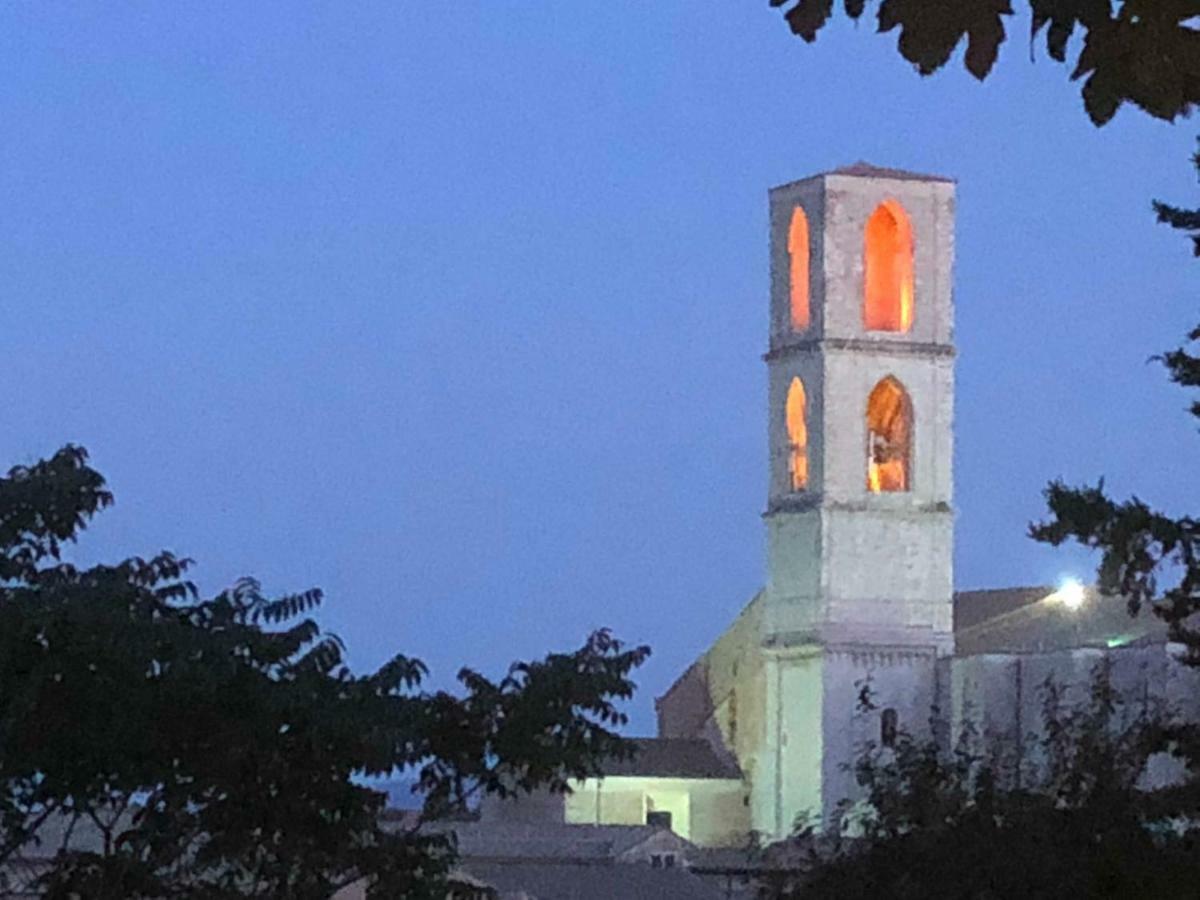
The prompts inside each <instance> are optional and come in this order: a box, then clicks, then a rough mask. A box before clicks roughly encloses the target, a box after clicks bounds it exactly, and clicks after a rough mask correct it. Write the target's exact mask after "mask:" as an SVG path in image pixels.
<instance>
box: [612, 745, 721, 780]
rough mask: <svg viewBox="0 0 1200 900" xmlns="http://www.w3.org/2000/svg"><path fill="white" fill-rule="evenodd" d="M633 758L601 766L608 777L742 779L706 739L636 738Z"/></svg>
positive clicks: (616, 760)
mask: <svg viewBox="0 0 1200 900" xmlns="http://www.w3.org/2000/svg"><path fill="white" fill-rule="evenodd" d="M631 743H632V744H633V745H634V749H635V753H634V756H633V758H632V759H613V760H608V761H607V762H605V763H604V764H603V765H602V766H601V769H602V771H603V774H604V775H606V776H615V777H622V776H624V777H650V778H741V777H742V773H741V771H740V770H739V769H738V767H737V766H736V765H734V764H733V763H732V762H729V761H726V760H724V759H722V758H721V757H720V756H718V755H717V753H716V751H715V750H713V748H712V745H711V744H709V742H708V741H706V740H703V739H702V738H634V739H633V740H632V741H631Z"/></svg>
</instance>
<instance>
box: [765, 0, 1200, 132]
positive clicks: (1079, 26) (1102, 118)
mask: <svg viewBox="0 0 1200 900" xmlns="http://www.w3.org/2000/svg"><path fill="white" fill-rule="evenodd" d="M770 2H771V5H772V6H776V7H786V9H785V10H784V18H785V19H786V20H787V23H788V25H789V26H790V27H791V29H792V31H793V32H794V33H795V34H797V35H799V36H800V37H802V38H803V39H804V40H805V41H810V42H811V41H814V40H816V37H817V33H818V32H819V31H820V30H821V29H822V28H823V27H824V26H825V24H826V22H828V21H829V19H830V17H831V16H832V15H833V9H834V0H795V2H793V0H770ZM868 5H869V4H868V2H867V0H845V2H844V4H843V8H844V10H845V12H846V15H848V16H849V17H850V18H852V19H856V20H857V19H860V18H861V17H862V16H863V15H864V14H865V13H866V10H867V7H868ZM1029 9H1030V13H1031V16H1032V20H1031V24H1032V28H1031V31H1030V34H1029V40H1030V43H1031V44H1032V43H1033V41H1034V40H1035V39H1036V38H1037V36H1038V35H1039V34H1040V33H1042V32H1044V33H1045V38H1046V52H1047V53H1049V55H1050V56H1051V58H1053V59H1055V60H1057V61H1058V62H1060V63H1067V62H1069V60H1068V56H1069V55H1071V53H1072V50H1073V49H1074V47H1073V45H1072V43H1071V38H1072V36H1079V38H1080V40H1079V42H1078V44H1077V47H1078V52H1077V53H1075V55H1074V66H1073V68H1072V70H1071V78H1072V79H1075V80H1082V82H1083V85H1082V94H1083V104H1084V107H1085V108H1086V110H1087V114H1088V115H1089V116H1090V117H1091V119H1092V121H1093V122H1095V123H1096V124H1097V125H1103V124H1104V123H1105V122H1108V121H1109V120H1110V119H1111V118H1112V117H1113V116H1114V115H1115V114H1116V112H1117V110H1118V109H1119V108H1120V106H1121V104H1122V103H1125V102H1130V103H1133V104H1135V105H1136V106H1138V107H1139V108H1140V109H1142V110H1144V111H1145V112H1147V113H1149V114H1150V115H1152V116H1155V117H1156V118H1159V119H1167V120H1173V119H1175V118H1176V117H1177V116H1180V115H1186V114H1187V113H1188V112H1190V111H1191V110H1193V109H1194V108H1195V107H1196V105H1197V104H1200V29H1197V27H1196V23H1195V20H1196V17H1197V16H1200V0H1029ZM1012 15H1013V8H1012V3H1011V0H879V3H878V12H877V14H876V22H877V26H878V30H879V31H880V32H888V31H894V30H898V31H899V41H898V47H899V50H900V54H901V55H902V56H903V57H904V58H905V59H906V60H908V61H909V62H911V63H912V64H913V65H914V66H915V67H916V69H917V71H918V72H920V73H921V74H922V75H929V74H931V73H933V72H936V71H937V70H938V69H940V68H941V67H942V66H944V65H945V64H946V63H947V62H948V61H949V59H950V57H951V55H952V54H953V53H954V50H955V48H956V47H958V46H959V44H961V43H962V42H964V41H965V42H966V53H965V54H964V57H963V62H964V63H965V65H966V68H967V70H968V71H969V72H970V73H971V74H972V75H974V76H975V77H976V78H979V79H983V78H986V77H987V75H988V73H989V72H991V71H992V67H993V65H995V62H996V59H997V57H998V56H999V53H1000V45H1001V44H1002V43H1004V41H1005V39H1006V37H1007V29H1006V27H1005V24H1006V20H1007V19H1008V18H1009V17H1011V16H1012Z"/></svg>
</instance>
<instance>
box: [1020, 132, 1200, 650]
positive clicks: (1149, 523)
mask: <svg viewBox="0 0 1200 900" xmlns="http://www.w3.org/2000/svg"><path fill="white" fill-rule="evenodd" d="M1193 162H1194V163H1195V166H1196V172H1197V175H1200V152H1197V153H1196V155H1195V157H1193ZM1154 208H1155V210H1156V212H1157V213H1158V218H1159V221H1161V222H1165V223H1166V224H1168V225H1170V226H1171V227H1172V228H1176V229H1179V230H1181V231H1184V232H1185V233H1187V234H1188V236H1189V237H1190V239H1191V240H1192V242H1193V246H1194V249H1195V254H1196V256H1197V257H1200V208H1197V209H1194V210H1188V209H1181V208H1178V207H1175V206H1170V205H1168V204H1165V203H1162V202H1156V203H1155V204H1154ZM1198 340H1200V328H1196V329H1193V330H1192V331H1191V332H1190V333H1189V334H1188V341H1189V343H1191V342H1195V341H1198ZM1158 359H1159V361H1160V362H1161V363H1162V364H1163V365H1164V366H1165V367H1166V369H1167V372H1168V374H1169V376H1170V378H1171V380H1172V381H1174V382H1175V383H1176V384H1179V385H1181V386H1183V387H1188V388H1196V387H1200V356H1197V355H1196V354H1195V353H1194V352H1193V351H1192V350H1191V349H1189V345H1187V344H1185V345H1184V346H1181V347H1177V348H1175V349H1173V350H1170V351H1168V352H1167V353H1164V354H1163V355H1162V356H1160V357H1158ZM1190 411H1191V414H1192V415H1193V416H1195V417H1196V418H1198V419H1200V402H1193V403H1192V405H1191V410H1190ZM1046 502H1047V505H1048V507H1049V510H1050V518H1049V519H1048V520H1046V521H1044V522H1040V523H1037V524H1035V525H1033V526H1031V527H1030V534H1031V536H1032V537H1033V538H1034V539H1035V540H1039V541H1043V542H1045V543H1049V544H1052V545H1055V546H1057V545H1059V544H1062V543H1064V542H1065V541H1068V540H1073V541H1076V542H1078V543H1080V544H1082V545H1084V546H1086V547H1089V548H1091V549H1093V550H1096V551H1099V553H1100V566H1099V586H1100V589H1101V591H1103V592H1104V593H1106V594H1108V595H1111V596H1120V597H1124V598H1126V600H1127V602H1128V604H1129V611H1130V613H1131V614H1137V613H1138V612H1139V611H1141V610H1142V609H1143V608H1148V609H1149V610H1150V611H1151V612H1153V614H1155V615H1158V616H1160V617H1161V618H1162V619H1163V620H1165V621H1166V622H1167V624H1168V625H1169V627H1170V631H1171V636H1172V638H1173V639H1174V640H1176V641H1178V642H1180V643H1182V644H1183V645H1184V646H1185V647H1186V649H1187V657H1186V659H1187V661H1188V662H1189V663H1191V664H1192V665H1200V621H1198V618H1197V615H1196V614H1197V613H1198V612H1200V521H1197V520H1196V519H1195V518H1194V517H1193V516H1178V517H1177V516H1172V515H1170V514H1168V513H1164V512H1161V511H1158V510H1155V509H1153V508H1152V507H1151V506H1150V505H1149V504H1147V503H1146V502H1145V501H1143V500H1141V499H1140V498H1138V497H1132V498H1130V499H1128V500H1123V501H1117V500H1113V499H1112V498H1111V497H1109V496H1108V494H1107V493H1106V492H1105V489H1104V481H1103V480H1101V481H1100V482H1099V483H1098V484H1096V485H1085V486H1083V487H1079V488H1073V487H1069V486H1068V485H1066V484H1065V483H1063V482H1061V481H1056V482H1054V483H1052V484H1051V485H1050V486H1049V487H1048V488H1047V489H1046Z"/></svg>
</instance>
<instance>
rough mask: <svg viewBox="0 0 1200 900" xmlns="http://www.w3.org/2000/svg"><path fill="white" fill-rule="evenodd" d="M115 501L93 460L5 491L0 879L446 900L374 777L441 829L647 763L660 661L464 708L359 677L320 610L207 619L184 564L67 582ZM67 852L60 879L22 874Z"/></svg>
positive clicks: (59, 892)
mask: <svg viewBox="0 0 1200 900" xmlns="http://www.w3.org/2000/svg"><path fill="white" fill-rule="evenodd" d="M111 502H112V496H111V494H110V493H109V492H108V491H107V489H106V488H105V485H104V480H103V479H102V478H101V476H100V475H99V474H98V473H97V472H96V471H94V470H93V469H91V468H90V467H89V466H88V464H87V455H86V453H85V452H84V451H83V450H82V449H79V448H76V447H66V448H64V449H63V450H61V451H60V452H58V453H57V454H56V455H55V456H54V457H53V458H51V459H49V460H46V461H44V462H39V463H37V464H36V465H33V466H29V467H18V468H15V469H13V470H12V471H11V472H10V473H9V474H8V476H7V477H5V478H0V878H2V877H4V873H7V877H9V878H10V879H12V878H16V877H20V876H21V875H23V874H24V875H26V876H28V877H29V878H32V879H33V880H35V881H36V882H37V885H38V887H39V889H41V890H43V891H45V892H46V895H47V896H48V897H50V898H64V900H65V898H69V897H71V898H75V897H81V896H83V897H89V898H113V900H116V898H122V900H124V898H138V897H144V898H151V897H153V898H163V897H186V898H213V900H217V898H234V897H238V898H241V897H261V898H268V897H270V898H314V900H316V898H319V900H328V898H329V896H330V895H331V894H332V893H333V892H334V891H335V890H336V889H338V888H339V887H341V886H343V885H345V884H348V883H351V882H354V881H357V880H359V879H366V880H367V882H368V883H369V885H370V889H371V892H372V895H373V896H404V897H438V898H444V897H445V896H446V892H445V888H444V877H445V875H446V873H447V871H448V870H449V868H450V866H451V865H452V862H453V858H454V854H453V847H452V844H451V842H449V841H448V840H447V839H445V838H444V837H441V836H439V835H437V834H433V835H430V834H427V833H426V832H425V831H424V830H423V829H422V827H421V826H422V824H423V823H422V822H418V823H416V824H415V825H412V826H408V827H406V828H404V829H402V830H394V829H392V828H388V827H385V826H384V825H383V824H382V823H381V821H380V812H381V811H382V808H383V804H384V794H382V793H381V792H378V791H376V790H373V789H371V788H370V787H367V786H365V785H364V784H363V783H362V781H361V777H362V776H382V775H388V774H391V773H394V772H396V771H398V770H403V771H410V772H415V773H416V777H417V782H418V784H419V786H420V788H421V790H422V791H423V793H424V797H425V812H424V817H423V818H425V819H428V818H433V817H437V816H441V815H445V814H447V813H451V812H453V811H455V810H459V809H461V808H462V807H463V806H464V805H465V804H466V803H467V802H468V800H469V798H470V797H471V795H472V794H475V793H492V794H501V795H508V794H514V793H519V792H523V791H528V790H531V789H533V788H535V787H548V788H550V789H553V790H562V789H564V788H565V786H566V783H567V780H568V779H569V778H571V777H579V776H584V775H588V774H591V773H593V772H594V770H595V767H596V765H597V763H598V761H599V759H600V758H602V757H606V756H622V755H624V754H625V753H626V752H627V747H626V744H625V742H624V741H623V740H622V739H621V738H620V737H619V736H618V735H617V734H616V733H615V730H614V728H615V726H619V725H620V724H622V723H623V722H624V721H625V717H624V715H623V713H622V712H621V711H620V710H619V708H618V706H617V703H618V702H619V701H621V700H624V699H627V698H628V697H630V696H631V694H632V691H633V688H634V685H633V682H632V681H631V680H630V674H631V672H632V670H633V669H634V668H636V667H637V666H638V665H640V664H641V662H642V661H643V660H644V659H645V658H646V656H647V654H648V652H649V651H648V649H647V648H645V647H635V648H627V647H625V646H623V645H622V644H621V643H620V642H619V641H617V640H615V639H614V638H613V637H611V636H610V635H609V634H608V633H607V632H603V631H601V632H597V633H595V634H593V635H592V636H591V637H590V638H589V639H588V640H587V642H586V643H585V644H584V645H583V646H582V647H580V648H579V649H578V650H576V651H574V652H571V653H562V654H552V655H550V656H547V657H546V658H545V659H543V660H540V661H536V662H531V663H520V664H515V665H514V666H513V667H512V668H511V669H510V671H509V672H508V674H507V675H506V676H505V677H503V678H502V679H500V680H499V681H492V680H490V679H488V678H486V677H484V676H483V675H481V674H479V673H478V672H474V671H472V670H470V669H463V670H462V671H461V672H460V673H459V681H460V682H461V685H462V690H461V691H460V692H458V693H450V692H446V691H437V692H428V691H425V690H423V689H422V688H421V682H422V678H423V676H424V675H425V667H424V666H423V665H422V664H421V663H420V662H419V661H418V660H415V659H412V658H409V657H406V656H402V655H398V656H396V657H395V658H394V659H392V660H391V661H389V662H388V663H387V664H385V665H384V666H382V667H381V668H380V669H379V670H378V671H376V672H374V673H371V674H368V675H355V674H353V673H351V672H350V671H349V670H348V669H347V668H346V666H345V665H344V664H343V647H342V644H341V642H340V641H339V640H338V639H337V637H336V636H334V635H331V634H327V633H324V632H322V631H321V629H320V628H319V626H318V625H317V624H316V622H315V621H314V620H313V619H312V618H311V614H312V612H313V611H314V609H315V608H316V607H317V606H318V605H319V604H320V603H321V600H322V598H321V594H320V592H319V591H316V590H311V591H306V592H303V593H300V594H294V595H288V596H284V597H281V598H276V599H269V598H267V597H266V596H264V595H263V593H262V591H261V589H260V586H259V585H258V583H257V582H255V581H253V580H250V579H246V580H243V581H241V582H239V583H238V584H237V585H235V586H234V587H233V588H232V589H230V590H228V591H225V592H223V593H221V594H219V595H218V596H216V597H214V598H212V599H207V600H201V599H198V598H197V595H196V589H195V587H194V586H193V585H192V584H191V583H190V582H189V581H187V580H186V573H187V571H188V569H189V567H190V565H191V563H190V561H189V560H186V559H180V558H177V557H175V556H173V555H171V554H169V553H162V554H160V555H158V556H156V557H154V558H152V559H148V560H143V559H138V558H134V559H129V560H126V561H125V562H122V563H119V564H117V565H112V566H95V567H92V568H88V569H77V568H75V567H74V566H71V565H68V564H66V563H64V562H62V561H61V559H62V548H63V545H64V543H67V542H70V541H73V540H74V539H75V538H76V536H77V535H78V534H79V532H80V531H82V530H83V529H84V527H85V526H86V524H87V523H88V521H89V520H90V519H91V518H92V517H93V516H94V515H95V514H96V513H97V512H99V511H100V510H102V509H103V508H105V507H107V506H108V505H109V504H110V503H111ZM47 835H53V837H54V841H55V844H54V845H53V846H48V847H47V846H43V847H41V848H40V852H41V853H43V854H45V855H49V856H50V857H52V862H51V864H50V865H49V867H48V868H43V869H41V870H35V871H33V872H26V871H24V870H16V869H14V868H13V866H12V865H11V863H13V861H14V860H16V859H17V858H18V856H19V855H27V854H28V851H29V849H30V846H31V842H36V841H37V840H38V839H39V838H42V839H45V838H46V837H47ZM22 848H24V849H22ZM6 864H10V865H6ZM0 890H3V888H2V886H0Z"/></svg>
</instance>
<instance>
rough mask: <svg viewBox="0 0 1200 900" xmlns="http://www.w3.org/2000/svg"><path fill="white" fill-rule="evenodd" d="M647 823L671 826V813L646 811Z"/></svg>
mask: <svg viewBox="0 0 1200 900" xmlns="http://www.w3.org/2000/svg"><path fill="white" fill-rule="evenodd" d="M646 824H647V825H653V826H654V827H655V828H670V827H671V814H670V813H669V812H648V813H646Z"/></svg>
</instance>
